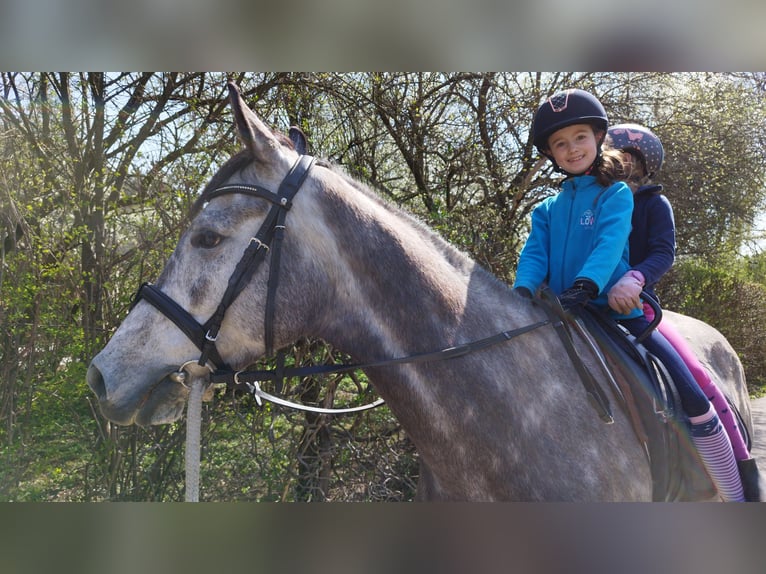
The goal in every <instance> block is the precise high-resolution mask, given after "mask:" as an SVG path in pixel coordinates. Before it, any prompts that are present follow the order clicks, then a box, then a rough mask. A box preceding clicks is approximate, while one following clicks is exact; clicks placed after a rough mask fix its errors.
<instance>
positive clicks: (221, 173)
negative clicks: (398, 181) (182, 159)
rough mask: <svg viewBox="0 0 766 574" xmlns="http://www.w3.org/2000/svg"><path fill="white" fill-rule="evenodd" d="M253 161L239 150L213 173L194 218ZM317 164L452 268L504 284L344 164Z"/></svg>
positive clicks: (194, 209) (284, 139)
mask: <svg viewBox="0 0 766 574" xmlns="http://www.w3.org/2000/svg"><path fill="white" fill-rule="evenodd" d="M278 136H281V134H278ZM279 139H280V142H282V143H283V144H284V145H287V146H289V147H291V148H293V149H294V146H293V143H292V142H291V141H290V140H289V139H288V138H287V137H286V136H282V137H280V138H279ZM253 161H254V158H253V155H252V154H251V153H250V151H249V150H246V149H245V150H242V151H240V152H239V153H237V154H235V155H233V156H232V157H231V158H229V159H228V160H227V161H226V162H225V163H224V164H223V165H222V166H221V168H220V169H219V170H218V171H217V172H216V173H215V174H214V175H213V177H212V178H211V179H210V181H209V182H208V184H207V185H206V186H205V189H204V190H203V191H202V193H201V194H200V196H199V197H198V198H197V200H196V201H195V202H194V205H193V206H192V209H191V212H192V217H193V216H194V215H196V214H197V213H198V212H199V211H200V210H201V209H202V207H203V206H204V205H205V203H207V201H208V198H209V196H210V194H211V193H212V192H213V191H214V190H216V189H217V188H219V187H220V186H221V185H223V184H224V183H225V182H226V181H228V180H229V179H230V178H231V177H232V176H233V175H234V174H236V173H237V172H239V171H241V170H243V169H244V168H245V167H247V166H248V165H249V164H250V163H252V162H253ZM317 165H319V166H322V167H324V168H327V169H329V170H330V171H332V172H333V173H334V174H336V175H337V176H338V177H340V178H341V179H342V180H343V181H344V182H345V183H346V184H348V185H349V186H350V187H352V188H353V189H354V190H355V191H357V192H359V193H362V194H364V195H365V196H366V197H367V198H369V199H370V200H371V201H373V202H375V203H376V204H377V205H379V206H381V207H382V208H383V209H385V210H386V211H387V212H389V213H390V214H391V215H392V216H394V217H395V218H397V219H399V220H401V221H402V223H403V224H404V225H408V226H409V227H411V228H412V229H414V230H415V231H416V232H417V233H418V235H420V236H421V237H422V240H423V241H424V242H427V243H428V244H430V245H432V246H433V247H434V248H435V249H437V250H438V251H439V252H440V253H441V254H442V255H443V256H444V257H445V258H446V259H447V261H448V262H449V263H450V264H451V265H452V266H453V267H455V268H458V269H462V270H465V271H466V272H467V273H470V272H473V271H476V269H477V268H478V269H481V271H482V272H484V273H485V274H486V275H487V276H488V277H490V278H492V279H494V280H496V281H497V282H498V283H501V284H502V282H501V281H500V280H499V279H497V278H496V277H495V276H494V275H492V274H491V273H489V272H487V271H486V270H485V269H484V268H482V267H481V266H479V265H477V264H476V263H475V261H474V260H473V259H472V258H471V257H470V256H469V255H468V254H467V253H465V252H464V251H462V250H460V249H458V248H457V247H455V246H454V245H452V244H450V243H449V242H448V241H447V240H445V239H444V238H443V237H442V236H441V235H439V233H437V232H436V231H434V230H433V229H432V228H431V227H429V226H428V225H427V224H426V223H425V222H424V221H422V220H421V219H420V218H418V217H417V216H416V215H414V214H413V213H411V212H409V211H407V210H405V209H403V208H401V207H400V206H398V205H397V204H396V203H394V202H393V201H392V200H390V199H388V198H387V197H385V196H384V195H383V194H382V193H381V192H379V191H377V190H375V189H373V188H372V187H371V186H370V185H368V184H366V183H363V182H361V181H359V180H358V179H356V178H355V177H353V176H351V175H350V174H349V173H348V172H347V171H346V169H345V168H344V167H343V166H340V165H338V164H336V163H334V162H331V161H329V160H327V159H317Z"/></svg>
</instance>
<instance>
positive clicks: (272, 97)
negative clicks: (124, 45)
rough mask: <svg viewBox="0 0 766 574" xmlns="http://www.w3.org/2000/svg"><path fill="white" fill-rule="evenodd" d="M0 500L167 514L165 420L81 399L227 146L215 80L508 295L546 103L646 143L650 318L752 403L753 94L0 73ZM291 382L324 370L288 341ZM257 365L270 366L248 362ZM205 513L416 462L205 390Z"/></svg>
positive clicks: (559, 84) (173, 446) (529, 78)
mask: <svg viewBox="0 0 766 574" xmlns="http://www.w3.org/2000/svg"><path fill="white" fill-rule="evenodd" d="M0 79H1V81H2V86H1V89H2V94H0V216H1V217H2V219H0V240H2V243H1V245H0V246H1V247H2V249H1V250H0V254H1V255H2V261H0V359H1V362H0V365H2V367H0V368H2V373H0V374H1V375H2V378H1V379H0V500H181V499H182V498H183V445H184V439H185V432H186V431H185V426H184V424H183V422H181V423H178V424H174V425H166V426H163V427H157V428H151V429H140V428H136V427H129V428H120V427H115V426H113V425H110V424H109V423H108V422H106V421H105V420H104V419H103V417H101V415H100V413H99V412H98V409H97V407H96V405H95V404H94V402H93V398H92V396H91V394H90V392H89V391H88V389H87V385H86V384H85V382H84V373H85V370H86V368H87V364H88V361H89V358H90V357H91V356H92V355H93V354H94V353H95V352H96V351H97V350H98V349H99V348H100V347H101V346H103V344H104V343H105V341H106V339H107V338H108V336H109V334H110V333H111V332H112V331H113V330H114V329H115V328H116V326H117V325H118V324H119V322H120V320H121V319H122V317H124V315H125V313H126V312H127V309H128V306H129V303H130V301H131V298H132V295H133V293H134V292H135V289H136V288H137V286H138V285H140V283H141V282H143V281H151V280H154V279H156V278H157V276H158V275H159V273H160V272H161V269H162V267H163V264H164V262H165V260H166V259H167V258H168V256H169V255H170V253H171V252H172V249H173V248H174V245H175V243H176V241H177V239H178V237H179V235H180V233H181V231H182V229H183V228H184V227H185V225H186V222H187V213H188V211H189V207H190V205H191V204H192V202H193V201H194V199H195V198H196V197H197V195H198V193H199V191H200V190H201V188H202V187H203V186H204V184H205V182H206V181H207V180H208V179H209V177H210V176H211V175H212V173H214V172H215V170H216V169H217V167H218V166H219V165H220V164H221V163H222V162H223V161H225V160H226V159H227V158H228V157H229V155H230V154H231V153H233V152H234V151H235V150H237V149H238V145H237V142H236V137H235V134H234V131H233V127H232V121H231V117H230V113H229V111H228V109H227V102H226V99H225V86H224V83H225V80H226V79H233V80H235V81H236V82H237V83H238V84H239V85H240V86H241V87H242V90H243V93H244V95H245V97H246V98H247V100H248V101H249V102H250V103H251V105H253V106H254V107H256V108H257V110H258V112H259V114H260V115H261V117H263V118H264V119H265V120H266V121H267V122H269V123H271V124H272V125H274V126H275V127H276V128H277V129H280V130H282V131H287V128H288V126H290V125H298V126H300V127H301V128H302V129H303V131H304V132H305V133H306V134H307V135H308V139H309V142H310V151H311V152H312V153H314V154H315V155H320V156H324V157H327V158H329V159H330V160H332V161H334V162H336V163H338V164H340V165H342V166H344V167H345V168H346V169H347V170H348V171H349V172H350V173H351V174H353V175H355V176H356V177H358V178H359V179H361V180H363V181H365V182H368V183H370V184H371V185H372V186H373V187H374V188H376V189H377V190H378V191H379V192H380V193H381V194H382V195H383V196H385V197H387V198H388V199H390V200H391V201H393V202H395V203H396V204H399V205H401V206H403V207H404V208H405V209H408V210H409V211H411V212H413V213H415V214H416V215H417V216H419V217H420V218H422V219H423V220H424V221H425V222H427V223H428V224H429V225H431V226H432V227H434V228H436V229H437V230H438V231H439V232H440V233H442V234H443V235H444V236H445V238H447V239H448V240H449V241H450V242H452V243H454V244H456V245H458V246H459V247H461V248H463V249H464V250H466V251H468V252H469V253H470V254H471V255H472V256H473V257H475V258H476V259H477V260H478V261H479V262H480V263H481V264H482V265H484V266H485V267H487V268H488V269H489V270H491V271H492V272H493V273H495V274H496V275H497V276H499V277H500V278H502V279H504V280H506V281H511V280H512V278H513V275H514V268H515V265H516V261H517V258H518V253H519V250H520V248H521V246H522V245H523V242H524V239H525V236H526V233H527V230H528V224H529V216H530V213H531V211H532V210H533V209H534V207H535V206H536V205H537V204H538V203H539V202H540V201H541V200H542V199H544V198H545V197H547V196H549V195H551V194H553V193H556V190H557V186H558V182H559V176H557V175H556V174H554V173H553V172H552V171H551V168H550V166H549V164H547V163H546V162H545V161H542V160H541V159H540V158H539V157H538V155H537V154H536V152H535V150H534V148H533V146H532V143H531V141H530V137H529V125H530V123H531V119H532V116H533V114H534V111H535V109H536V107H537V105H538V104H539V103H540V101H542V99H543V98H544V97H545V96H547V95H549V94H551V93H552V92H554V91H556V90H559V89H563V88H568V87H573V86H578V87H583V88H586V89H589V90H592V91H594V93H596V94H597V95H598V96H599V97H600V98H601V99H602V101H603V102H604V104H605V106H606V108H607V110H608V112H609V114H610V117H611V118H612V120H613V121H615V122H617V121H636V122H641V123H644V124H646V125H648V126H650V127H651V128H652V129H654V130H655V131H656V132H657V133H658V134H659V135H660V137H661V138H662V141H663V143H664V145H665V149H666V152H667V159H666V163H665V165H664V167H663V169H662V171H661V174H660V175H661V181H662V182H663V183H664V184H665V185H666V192H667V194H668V196H669V197H670V199H671V201H672V202H673V205H674V208H675V213H676V219H677V223H678V253H679V259H680V263H679V264H678V265H677V267H676V269H675V270H674V271H673V273H671V274H670V275H669V276H668V277H667V278H666V279H665V280H664V281H663V283H662V285H661V289H662V291H661V294H662V296H663V298H664V300H665V302H666V303H667V304H668V305H669V306H671V307H673V308H675V309H678V310H682V311H684V312H688V313H689V314H692V315H695V316H698V317H700V318H702V319H704V320H707V321H708V322H710V323H711V324H713V325H714V326H716V327H718V328H719V329H720V330H721V331H722V332H724V334H726V335H727V337H729V339H730V341H731V342H732V344H733V346H734V347H735V348H736V349H737V350H738V352H739V353H740V355H741V357H742V359H743V362H744V364H745V368H746V371H747V374H748V379H749V384H750V387H751V390H752V391H753V392H754V393H755V392H757V391H758V389H759V388H760V387H761V386H763V385H766V365H764V364H763V361H764V357H766V353H764V352H763V351H764V349H763V348H762V344H761V343H760V342H761V341H764V340H766V337H764V336H763V333H762V329H761V328H760V326H759V321H758V319H759V315H758V311H759V310H760V309H761V308H763V303H764V301H763V299H764V293H763V290H764V285H766V271H764V269H766V264H764V259H763V256H762V255H757V254H756V255H749V256H747V257H745V256H738V257H734V256H732V255H731V254H732V253H740V252H742V253H744V252H745V251H744V250H743V247H744V246H748V245H749V246H752V245H753V242H754V241H755V240H757V239H758V235H759V233H758V230H757V229H756V228H755V222H756V217H757V215H758V214H759V213H760V212H761V211H762V208H763V206H764V194H766V185H764V177H766V169H765V168H766V165H764V162H765V161H766V153H764V141H763V138H764V135H763V130H762V129H761V127H762V126H763V125H764V115H765V114H764V112H765V111H766V110H764V98H763V86H764V84H766V81H764V75H763V74H761V73H758V74H659V73H625V74H607V73H514V74H509V73H489V72H487V73H458V72H455V73H436V72H434V73H423V72H420V73H356V74H336V73H261V74H251V73H247V74H245V73H241V74H228V75H227V74H210V73H114V74H105V73H63V72H62V73H24V74H22V73H4V74H2V76H0ZM290 351H291V352H290V355H289V356H290V360H291V361H295V362H301V361H306V362H324V361H330V360H334V359H337V358H339V357H340V355H339V354H338V353H337V351H335V350H333V349H329V348H326V347H325V346H324V345H322V344H321V342H317V341H301V342H298V344H297V345H296V346H295V347H294V348H293V349H291V350H290ZM264 364H265V365H267V366H268V365H270V364H271V363H270V362H269V361H265V362H264ZM283 392H284V393H286V394H287V395H288V396H290V397H291V398H292V399H294V400H297V401H303V402H307V403H318V402H321V401H324V402H325V404H330V403H332V404H350V403H356V402H360V401H366V400H368V399H370V398H371V396H373V395H374V393H373V391H372V390H371V389H369V388H368V386H367V382H366V380H365V379H364V377H363V376H362V375H361V374H360V375H358V376H357V377H356V378H355V377H350V376H348V377H341V378H330V379H328V380H321V381H318V380H305V381H291V382H290V383H289V385H288V386H287V387H286V388H285V389H283ZM203 414H204V420H203V423H204V425H203V429H204V434H203V455H202V456H203V467H202V484H203V493H202V495H203V498H205V499H208V500H263V501H267V500H273V501H277V500H279V501H281V500H285V501H287V500H290V501H293V500H296V501H297V500H301V501H318V500H380V501H383V500H411V499H412V497H413V495H414V485H415V482H416V480H417V474H418V468H417V456H416V454H415V452H414V448H413V446H412V444H411V443H410V442H409V441H408V439H407V437H406V435H405V434H404V433H403V431H402V429H401V428H400V427H399V426H398V424H397V422H396V420H395V419H394V418H393V416H392V415H391V413H390V412H389V411H388V409H386V408H385V407H383V408H381V409H376V410H375V411H372V412H368V413H365V414H362V415H355V416H347V417H326V416H306V415H304V414H302V413H298V412H293V411H288V410H285V409H281V408H275V407H273V406H268V407H265V408H263V409H258V408H256V407H255V405H254V404H253V401H252V399H251V398H249V397H247V396H244V397H232V396H231V395H226V394H225V393H223V392H222V391H219V392H218V393H217V394H216V396H215V399H214V400H213V401H212V402H211V403H208V404H206V405H205V408H204V413H203Z"/></svg>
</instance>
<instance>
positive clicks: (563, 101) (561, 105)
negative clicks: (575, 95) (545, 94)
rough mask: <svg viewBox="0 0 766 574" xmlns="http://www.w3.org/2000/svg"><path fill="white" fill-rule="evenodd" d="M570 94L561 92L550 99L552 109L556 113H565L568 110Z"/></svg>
mask: <svg viewBox="0 0 766 574" xmlns="http://www.w3.org/2000/svg"><path fill="white" fill-rule="evenodd" d="M569 92H570V90H567V91H565V92H559V93H558V94H554V95H552V96H551V97H550V98H548V102H549V103H550V104H551V108H552V109H553V111H554V112H563V111H564V110H565V109H567V104H568V103H569Z"/></svg>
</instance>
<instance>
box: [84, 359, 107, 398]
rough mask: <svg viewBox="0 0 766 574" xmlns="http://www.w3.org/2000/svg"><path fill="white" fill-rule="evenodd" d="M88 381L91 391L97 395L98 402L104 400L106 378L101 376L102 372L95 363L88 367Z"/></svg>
mask: <svg viewBox="0 0 766 574" xmlns="http://www.w3.org/2000/svg"><path fill="white" fill-rule="evenodd" d="M86 378H87V380H88V386H89V387H90V390H92V391H93V392H94V393H96V396H97V397H98V400H102V399H103V398H104V397H105V396H106V386H105V385H104V377H103V376H102V375H101V371H99V370H98V367H96V365H94V364H93V363H91V364H90V366H89V367H88V374H87V376H86Z"/></svg>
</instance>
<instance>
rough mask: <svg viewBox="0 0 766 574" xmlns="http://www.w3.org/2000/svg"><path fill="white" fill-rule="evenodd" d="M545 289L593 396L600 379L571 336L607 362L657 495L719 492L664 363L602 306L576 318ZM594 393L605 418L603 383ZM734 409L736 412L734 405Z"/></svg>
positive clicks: (696, 496)
mask: <svg viewBox="0 0 766 574" xmlns="http://www.w3.org/2000/svg"><path fill="white" fill-rule="evenodd" d="M541 295H542V299H541V300H539V301H542V303H543V305H542V306H543V307H544V308H546V310H547V311H548V313H549V314H553V316H555V317H556V318H557V319H559V327H558V329H557V330H558V331H559V335H560V337H561V338H562V342H563V343H564V346H565V348H567V350H568V353H569V356H570V359H571V360H572V362H573V363H574V364H575V367H576V368H577V370H578V372H579V373H580V378H581V380H582V381H583V384H584V385H585V388H586V391H587V392H588V396H589V397H591V398H592V397H593V395H594V389H593V387H594V385H595V386H598V383H596V379H595V377H593V374H592V373H589V372H585V366H584V363H583V361H582V358H580V357H578V356H577V355H576V353H574V352H573V351H574V348H573V346H572V340H573V337H577V338H580V339H581V340H583V342H585V346H586V347H587V348H589V349H590V350H591V352H592V353H593V354H594V355H596V357H595V358H596V362H597V363H599V364H600V365H601V366H602V367H603V370H604V374H605V375H606V377H607V380H608V383H609V384H608V386H609V387H610V390H611V393H610V394H611V396H612V397H614V399H615V400H616V402H617V403H618V405H619V406H620V408H621V409H622V410H623V411H624V412H625V414H626V416H627V417H628V418H629V420H630V421H631V424H632V426H633V430H634V432H635V434H636V437H637V439H638V441H639V442H640V443H641V444H642V446H643V447H644V451H645V452H646V455H647V458H648V460H649V464H650V468H651V474H652V498H653V500H654V501H659V502H671V501H691V500H700V499H704V498H712V497H713V496H715V492H716V491H715V487H714V486H713V484H712V483H711V481H710V479H709V478H708V476H707V473H706V472H705V469H704V467H703V466H702V463H701V461H700V459H699V457H698V455H697V452H696V449H694V447H693V445H692V441H691V437H690V435H689V431H688V429H689V423H688V419H687V417H686V415H685V413H684V412H683V410H682V409H681V402H680V398H679V395H678V391H677V389H676V386H675V384H674V382H673V380H672V378H671V377H670V375H669V373H668V371H667V369H666V368H665V365H664V364H663V363H662V362H661V361H660V360H659V359H658V358H657V357H655V356H654V355H652V354H651V353H650V352H649V351H647V350H646V348H645V347H644V346H643V345H641V344H637V343H636V341H635V338H634V337H633V336H632V335H630V334H629V333H628V332H627V331H626V330H625V329H624V328H623V327H621V326H620V325H618V324H617V323H616V322H615V321H614V320H613V319H612V318H611V317H609V316H608V315H606V314H605V313H603V312H602V311H600V310H598V309H595V308H593V307H591V306H588V307H586V308H585V310H584V311H583V312H582V313H580V314H578V316H577V317H576V318H573V317H571V316H569V315H567V314H566V313H564V312H563V310H562V309H561V306H560V304H559V303H558V300H556V299H555V296H553V295H552V293H546V292H545V290H544V291H543V292H542V294H541ZM567 339H568V341H567ZM570 349H571V351H570ZM578 363H579V364H578ZM595 394H597V395H598V396H600V397H601V400H600V405H599V408H598V409H597V410H599V415H600V416H601V418H602V419H605V417H604V415H603V413H604V409H606V411H607V412H609V409H610V406H609V404H608V399H606V398H605V397H606V393H604V391H603V389H599V390H598V392H597V393H595ZM729 402H730V405H731V401H729ZM732 409H733V411H734V412H737V411H736V409H734V407H733V405H732ZM737 414H738V413H737Z"/></svg>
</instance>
